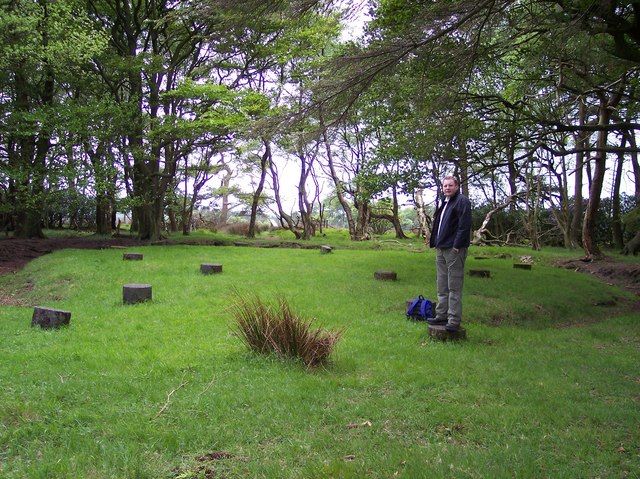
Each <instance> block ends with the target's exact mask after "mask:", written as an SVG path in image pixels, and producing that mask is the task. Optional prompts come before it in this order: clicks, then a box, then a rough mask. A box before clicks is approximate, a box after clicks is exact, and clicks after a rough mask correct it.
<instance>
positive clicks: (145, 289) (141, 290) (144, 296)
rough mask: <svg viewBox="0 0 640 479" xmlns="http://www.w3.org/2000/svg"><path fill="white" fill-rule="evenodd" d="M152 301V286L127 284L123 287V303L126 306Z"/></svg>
mask: <svg viewBox="0 0 640 479" xmlns="http://www.w3.org/2000/svg"><path fill="white" fill-rule="evenodd" d="M145 301H151V285H150V284H135V283H133V284H125V285H124V286H123V287H122V302H123V303H124V304H136V303H143V302H145Z"/></svg>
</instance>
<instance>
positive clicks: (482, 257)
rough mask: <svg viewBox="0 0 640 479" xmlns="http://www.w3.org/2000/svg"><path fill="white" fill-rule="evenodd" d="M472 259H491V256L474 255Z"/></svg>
mask: <svg viewBox="0 0 640 479" xmlns="http://www.w3.org/2000/svg"><path fill="white" fill-rule="evenodd" d="M473 259H479V260H482V259H491V256H474V257H473Z"/></svg>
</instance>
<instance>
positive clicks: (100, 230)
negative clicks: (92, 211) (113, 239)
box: [96, 193, 111, 235]
mask: <svg viewBox="0 0 640 479" xmlns="http://www.w3.org/2000/svg"><path fill="white" fill-rule="evenodd" d="M96 234H99V235H108V234H111V201H110V200H109V197H108V196H106V195H104V194H102V193H101V194H98V195H96Z"/></svg>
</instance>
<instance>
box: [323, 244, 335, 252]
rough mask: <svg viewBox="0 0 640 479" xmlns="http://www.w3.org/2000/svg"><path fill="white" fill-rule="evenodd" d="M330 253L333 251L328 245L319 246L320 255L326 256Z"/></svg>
mask: <svg viewBox="0 0 640 479" xmlns="http://www.w3.org/2000/svg"><path fill="white" fill-rule="evenodd" d="M332 251H333V248H332V247H331V246H329V245H326V244H324V245H322V246H320V253H322V254H328V253H331V252H332Z"/></svg>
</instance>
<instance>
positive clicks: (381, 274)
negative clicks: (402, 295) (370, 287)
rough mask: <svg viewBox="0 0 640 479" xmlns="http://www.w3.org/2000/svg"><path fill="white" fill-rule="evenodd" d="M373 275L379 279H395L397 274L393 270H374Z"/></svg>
mask: <svg viewBox="0 0 640 479" xmlns="http://www.w3.org/2000/svg"><path fill="white" fill-rule="evenodd" d="M373 277H374V278H375V279H378V280H380V281H395V280H396V279H398V275H397V274H396V272H395V271H382V270H381V271H376V272H375V273H373Z"/></svg>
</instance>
